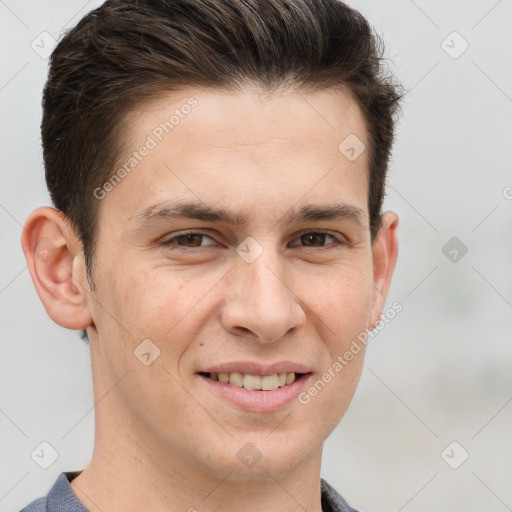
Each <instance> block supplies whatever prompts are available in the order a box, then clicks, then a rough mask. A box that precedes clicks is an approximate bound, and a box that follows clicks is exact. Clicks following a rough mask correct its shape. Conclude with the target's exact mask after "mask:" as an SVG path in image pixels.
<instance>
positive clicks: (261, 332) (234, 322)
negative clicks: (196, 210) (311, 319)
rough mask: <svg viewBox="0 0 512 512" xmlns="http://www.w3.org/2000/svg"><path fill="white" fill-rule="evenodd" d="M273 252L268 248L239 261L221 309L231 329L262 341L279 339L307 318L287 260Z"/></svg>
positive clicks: (302, 323) (223, 321) (227, 285)
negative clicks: (284, 261)
mask: <svg viewBox="0 0 512 512" xmlns="http://www.w3.org/2000/svg"><path fill="white" fill-rule="evenodd" d="M270 252H271V251H270V250H265V251H264V252H263V254H261V256H260V257H259V258H257V259H256V260H255V261H253V262H252V263H247V262H246V261H244V260H242V259H238V260H237V261H236V263H235V267H234V268H233V270H232V271H231V272H230V280H229V282H228V283H226V287H227V290H229V292H228V296H227V298H226V299H225V301H224V303H223V309H222V311H221V323H222V325H223V327H224V328H225V329H226V330H227V331H228V332H230V333H232V334H235V335H237V336H243V337H247V336H250V337H252V338H253V339H255V340H256V341H259V342H260V343H271V342H274V341H278V340H280V339H282V338H283V337H284V336H285V335H286V334H287V333H291V332H292V331H293V330H294V329H296V330H298V329H299V328H300V327H301V326H303V325H304V323H305V320H306V315H305V312H304V309H303V308H302V307H301V305H300V300H299V298H298V297H297V295H296V294H295V292H294V290H293V284H290V283H289V282H287V280H286V274H287V273H288V274H290V272H286V268H285V266H286V264H285V263H283V262H282V261H280V259H279V257H278V256H273V255H272V254H270ZM288 280H289V279H288Z"/></svg>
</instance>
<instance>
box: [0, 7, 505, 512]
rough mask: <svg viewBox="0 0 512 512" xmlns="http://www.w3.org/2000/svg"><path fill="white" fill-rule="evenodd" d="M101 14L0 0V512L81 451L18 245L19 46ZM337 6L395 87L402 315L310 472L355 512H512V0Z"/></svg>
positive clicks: (23, 187)
mask: <svg viewBox="0 0 512 512" xmlns="http://www.w3.org/2000/svg"><path fill="white" fill-rule="evenodd" d="M99 4H100V2H97V1H91V2H83V1H78V0H73V1H71V0H51V1H46V2H44V1H41V2H39V1H38V2H34V1H28V0H27V1H23V0H5V1H4V0H0V38H1V46H0V56H1V67H0V112H1V118H0V119H1V122H0V130H1V132H0V170H1V187H0V235H1V240H0V247H2V251H1V253H0V258H1V260H0V261H1V265H0V314H1V322H0V325H1V334H2V337H1V348H0V350H1V354H0V355H1V363H0V364H1V372H0V379H1V381H0V440H1V441H0V442H1V444H0V460H1V461H2V462H1V464H0V511H1V512H7V511H9V512H10V511H17V510H19V509H20V508H21V507H22V506H23V505H25V504H27V503H28V502H29V501H31V500H32V499H35V498H36V497H39V496H42V495H44V494H46V493H47V492H48V490H49V487H50V486H51V484H52V483H53V482H54V480H55V478H56V476H57V475H58V474H59V473H60V472H61V471H70V470H78V469H82V468H83V467H84V466H85V465H86V464H87V463H88V461H89V459H90V457H91V454H92V449H93V441H94V410H93V405H94V400H93V394H92V382H91V368H90V361H89V348H88V346H87V345H85V344H84V343H83V342H82V341H81V340H80V339H79V335H78V332H74V331H68V330H66V329H63V328H61V327H59V326H58V325H56V324H54V323H53V322H52V321H51V320H50V318H49V317H48V316H47V315H46V312H45V310H44V308H43V306H42V304H41V302H40V301H39V298H38V296H37V294H36V292H35V289H34V287H33V285H32V281H31V279H30V276H29V273H28V271H27V268H26V265H25V259H24V256H23V253H22V251H21V246H20V235H21V226H22V224H23V223H24V221H25V219H26V217H27V216H28V214H29V213H30V211H32V210H33V209H35V208H36V207H38V206H41V205H44V204H50V203H49V198H48V195H47V192H46V187H45V184H44V176H43V166H42V158H41V151H40V135H39V124H40V119H41V108H40V101H41V92H42V87H43V84H44V81H45V77H46V71H47V61H46V60H45V59H44V58H41V57H40V56H39V55H38V53H36V51H35V50H34V49H32V47H31V44H32V42H33V41H34V40H35V41H36V43H38V41H39V43H38V44H39V45H40V46H39V50H38V51H39V52H41V50H42V48H41V43H40V39H38V36H39V34H40V33H41V32H43V31H46V32H48V33H49V34H51V35H52V36H53V37H56V38H57V37H58V36H59V35H60V33H61V31H62V29H63V28H66V27H70V26H72V25H74V24H76V23H77V21H78V20H79V19H80V18H81V17H82V16H83V15H84V14H85V13H86V12H87V11H89V10H91V9H92V8H94V7H96V6H98V5H99ZM350 4H351V5H353V6H354V7H356V8H357V9H359V10H360V11H361V12H362V13H363V14H364V15H366V16H367V17H368V18H369V19H370V21H371V23H372V24H373V25H374V26H375V28H376V29H377V31H378V32H379V33H380V34H381V35H382V36H383V37H384V39H385V41H386V44H387V48H388V52H387V54H388V56H389V57H390V58H391V60H392V61H393V63H394V65H393V67H392V69H393V71H394V72H395V73H396V74H397V76H398V78H399V79H400V80H402V82H403V83H404V85H405V87H406V88H407V89H408V90H409V93H408V95H407V98H406V102H405V104H404V116H403V118H402V120H401V124H400V126H399V129H398V144H397V146H396V148H395V152H394V157H393V161H392V165H391V172H390V181H389V188H388V196H387V199H386V209H392V210H394V211H396V212H397V213H398V214H399V216H400V226H399V237H400V253H399V258H398V265H397V268H396V272H395V277H394V281H393V284H392V287H391V291H390V296H389V298H388V303H387V304H388V306H389V305H391V304H392V303H393V302H394V301H400V302H401V303H402V304H403V307H404V309H403V311H402V312H401V313H400V314H399V315H398V316H397V317H396V318H395V319H394V320H393V322H392V323H390V324H389V325H387V326H386V328H385V329H384V330H382V332H381V333H380V334H379V335H378V336H377V337H376V338H375V339H374V340H373V341H372V342H371V343H370V345H369V348H368V352H367V360H366V363H365V368H364V371H363V375H362V379H361V383H360V386H359V388H358V390H357V392H356V395H355V397H354V400H353V402H352V405H351V406H350V408H349V410H348V412H347V414H346V416H345V418H344V419H343V420H342V422H341V423H340V425H339V426H338V427H337V429H336V430H335V431H334V432H333V434H332V435H331V436H330V438H329V439H328V440H327V441H326V444H325V452H324V463H323V471H322V476H323V477H324V478H326V479H327V481H328V482H330V483H331V484H332V485H333V486H334V487H335V488H337V489H338V490H339V491H340V492H342V493H343V494H344V495H345V497H346V498H347V500H348V501H349V502H350V503H351V504H353V505H354V506H356V507H357V508H359V509H361V510H362V511H370V510H372V511H397V512H398V511H402V510H403V511H406V512H412V511H465V512H471V511H482V510H486V511H504V510H512V485H511V482H512V403H511V402H512V386H511V383H512V371H511V369H512V368H511V367H512V358H511V355H512V349H511V343H510V332H511V328H512V322H511V320H512V289H511V270H510V269H511V262H512V245H511V235H512V225H511V224H512V223H511V220H512V216H511V210H512V200H510V199H507V197H506V196H507V191H509V192H510V193H509V194H508V197H511V196H512V189H507V187H512V174H511V172H510V171H511V160H512V158H511V147H512V145H511V142H512V140H511V134H512V51H511V39H512V35H511V34H512V16H511V14H512V1H511V0H500V1H496V0H478V1H476V0H472V1H470V0H459V1H455V0H450V1H441V0H439V1H430V0H429V1H427V0H415V1H412V0H410V1H409V0H393V1H389V0H388V1H386V2H383V1H377V0H372V1H368V0H366V1H363V0H357V1H351V2H350ZM453 31H457V32H458V33H459V34H460V35H461V36H462V37H463V38H464V40H466V41H467V43H468V44H469V47H468V49H467V50H466V51H465V52H464V53H463V54H462V55H460V56H459V57H458V58H452V57H450V56H449V55H448V54H447V53H446V51H445V49H443V46H444V48H446V49H449V48H447V46H448V47H449V46H451V47H452V48H451V49H449V51H451V52H452V53H453V52H458V51H459V50H460V49H461V48H462V46H461V45H462V44H463V41H462V40H461V39H457V36H453V35H451V36H450V37H448V39H446V38H447V36H449V35H450V34H452V32H453ZM45 37H46V38H47V37H48V36H45ZM454 37H455V39H454ZM444 40H446V42H445V43H444V45H443V43H442V42H443V41H444ZM34 46H35V44H34ZM36 48H37V47H36ZM453 236H456V237H458V238H459V239H460V241H461V242H462V243H463V244H465V246H467V248H468V252H467V254H466V255H464V256H463V257H462V258H460V259H459V260H458V261H457V262H455V263H454V262H452V261H450V260H449V259H448V258H447V257H446V256H445V255H444V254H443V252H442V247H443V246H444V245H445V244H446V243H447V242H448V240H450V239H451V238H452V237H453ZM42 441H47V442H49V443H50V444H51V445H53V446H54V447H55V448H56V449H57V451H58V454H59V457H58V458H57V460H56V461H55V462H54V463H53V464H52V465H51V466H50V467H49V468H48V469H42V468H40V467H39V466H38V465H37V464H36V463H35V462H34V460H32V458H31V453H32V451H33V450H34V449H35V448H36V447H37V446H38V445H39V444H40V443H41V442H42ZM453 441H456V442H457V443H458V445H456V446H455V448H454V449H453V450H452V449H449V450H448V451H447V454H445V457H444V459H443V457H442V456H441V454H442V452H443V451H444V450H445V448H446V447H447V446H448V445H449V444H450V443H452V442H453ZM452 447H453V445H452ZM465 452H467V453H468V454H469V457H468V459H467V460H466V461H465V462H464V463H463V464H462V465H460V467H458V469H452V468H451V467H450V466H449V465H448V463H447V461H448V462H450V463H451V464H452V465H457V464H459V463H460V462H461V461H462V458H463V456H464V454H465Z"/></svg>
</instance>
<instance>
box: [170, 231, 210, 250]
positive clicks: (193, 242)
mask: <svg viewBox="0 0 512 512" xmlns="http://www.w3.org/2000/svg"><path fill="white" fill-rule="evenodd" d="M202 236H203V235H202V234H200V233H188V234H186V235H179V236H175V237H174V238H171V240H177V242H178V245H186V246H187V247H200V246H201V241H202V238H201V237H202ZM169 241H170V240H169Z"/></svg>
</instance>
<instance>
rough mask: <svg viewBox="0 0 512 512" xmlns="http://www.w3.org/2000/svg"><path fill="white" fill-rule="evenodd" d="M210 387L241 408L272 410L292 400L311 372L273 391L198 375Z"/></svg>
mask: <svg viewBox="0 0 512 512" xmlns="http://www.w3.org/2000/svg"><path fill="white" fill-rule="evenodd" d="M198 376H199V377H200V379H201V380H202V381H203V382H204V383H205V384H206V385H207V386H209V387H210V389H211V390H212V391H213V392H214V393H217V394H218V395H220V396H221V397H222V398H225V399H227V400H229V401H230V402H232V403H234V404H235V405H237V406H239V407H241V408H242V409H245V410H248V411H252V412H273V411H277V410H279V409H281V408H283V407H285V406H286V405H288V404H289V403H291V402H293V400H295V399H296V398H297V396H298V395H299V394H300V392H301V391H302V390H303V389H304V388H305V387H306V385H307V383H308V381H309V379H310V377H311V373H306V374H303V375H302V376H301V377H300V378H298V379H296V380H295V381H294V382H293V383H292V384H287V385H286V386H283V387H280V388H277V389H274V390H273V391H258V390H250V389H245V388H239V387H238V386H233V385H231V384H228V383H226V382H219V381H218V380H213V379H210V378H209V377H205V376H204V375H198Z"/></svg>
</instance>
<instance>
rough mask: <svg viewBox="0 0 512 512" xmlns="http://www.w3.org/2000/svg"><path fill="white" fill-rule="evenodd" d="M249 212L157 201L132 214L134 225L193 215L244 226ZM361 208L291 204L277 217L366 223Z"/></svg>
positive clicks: (285, 220) (296, 220)
mask: <svg viewBox="0 0 512 512" xmlns="http://www.w3.org/2000/svg"><path fill="white" fill-rule="evenodd" d="M249 217H250V216H249V214H248V213H247V212H244V211H237V212H235V211H232V210H228V209H226V208H222V207H216V206H212V205H207V204H205V203H201V202H194V201H191V202H188V201H187V202H176V203H158V204H155V205H152V206H150V207H149V208H146V209H145V210H144V211H143V212H142V213H140V214H138V215H136V216H135V221H134V222H135V223H136V224H137V225H147V224H150V223H152V222H158V221H160V220H162V219H196V220H202V221H205V222H219V223H223V224H228V225H231V226H244V225H246V224H247V223H248V220H249ZM366 217H367V216H366V213H365V212H364V210H362V209H360V208H358V207H356V206H352V205H349V204H328V205H317V204H309V205H305V206H302V207H301V208H300V209H298V210H296V209H294V208H292V209H291V210H290V211H288V212H287V213H286V214H285V215H284V216H283V217H282V218H281V219H280V220H279V223H281V224H283V223H284V224H293V223H296V224H298V223H301V222H308V221H309V222H315V221H320V220H351V221H355V222H356V223H358V224H360V225H361V227H366Z"/></svg>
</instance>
